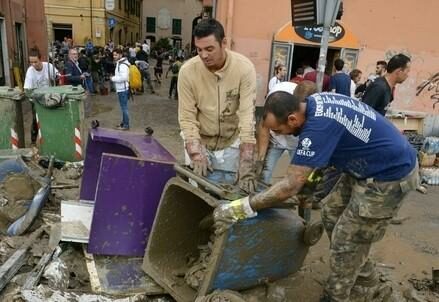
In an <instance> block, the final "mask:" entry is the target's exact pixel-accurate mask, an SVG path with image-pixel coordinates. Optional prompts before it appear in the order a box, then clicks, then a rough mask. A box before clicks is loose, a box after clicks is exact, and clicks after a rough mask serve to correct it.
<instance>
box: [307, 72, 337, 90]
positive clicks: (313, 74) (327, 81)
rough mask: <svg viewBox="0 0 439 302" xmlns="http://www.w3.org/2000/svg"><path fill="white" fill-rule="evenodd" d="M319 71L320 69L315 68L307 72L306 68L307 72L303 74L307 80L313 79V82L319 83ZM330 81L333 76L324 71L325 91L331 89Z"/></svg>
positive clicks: (323, 87)
mask: <svg viewBox="0 0 439 302" xmlns="http://www.w3.org/2000/svg"><path fill="white" fill-rule="evenodd" d="M317 73H318V71H317V70H315V69H313V70H312V71H310V72H306V70H305V74H304V76H303V79H304V80H307V81H311V82H313V83H317ZM330 81H331V78H330V77H329V76H328V75H327V74H326V73H324V74H323V85H322V91H323V92H325V91H329V84H330Z"/></svg>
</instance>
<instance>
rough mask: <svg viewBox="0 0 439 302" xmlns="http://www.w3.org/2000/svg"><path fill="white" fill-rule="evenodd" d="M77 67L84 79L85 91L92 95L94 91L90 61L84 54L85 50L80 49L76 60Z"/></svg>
mask: <svg viewBox="0 0 439 302" xmlns="http://www.w3.org/2000/svg"><path fill="white" fill-rule="evenodd" d="M78 66H79V68H80V69H81V71H82V74H83V75H84V77H85V78H84V86H85V90H86V91H87V92H88V94H94V93H95V89H94V85H93V78H92V76H91V59H90V57H89V56H88V55H87V54H86V51H85V49H82V50H81V52H80V56H79V58H78Z"/></svg>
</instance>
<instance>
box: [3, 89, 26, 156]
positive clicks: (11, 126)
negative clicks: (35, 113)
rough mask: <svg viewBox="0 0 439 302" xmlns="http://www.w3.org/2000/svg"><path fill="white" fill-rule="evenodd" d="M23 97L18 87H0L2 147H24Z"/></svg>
mask: <svg viewBox="0 0 439 302" xmlns="http://www.w3.org/2000/svg"><path fill="white" fill-rule="evenodd" d="M23 99H24V94H23V92H22V91H21V90H19V89H18V88H10V87H4V86H3V87H0V149H18V148H23V147H24V129H23V109H22V101H23Z"/></svg>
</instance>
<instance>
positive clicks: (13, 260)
mask: <svg viewBox="0 0 439 302" xmlns="http://www.w3.org/2000/svg"><path fill="white" fill-rule="evenodd" d="M45 231H46V229H45V227H40V228H39V229H37V230H36V231H35V232H33V233H32V234H31V235H30V236H29V239H28V240H27V241H26V242H25V243H24V244H23V245H22V246H21V247H20V248H19V249H18V250H17V251H15V252H14V254H12V256H11V257H9V258H8V260H6V262H5V263H3V265H2V266H1V267H0V291H2V290H3V288H4V287H5V286H6V285H7V284H8V282H9V281H11V279H12V278H13V277H14V276H15V274H16V273H17V272H18V270H19V269H20V268H21V267H22V266H23V265H24V264H25V263H26V261H27V257H28V252H29V248H30V247H31V245H32V244H33V243H34V242H35V241H36V240H37V239H38V238H39V237H40V236H41V234H42V233H43V232H45Z"/></svg>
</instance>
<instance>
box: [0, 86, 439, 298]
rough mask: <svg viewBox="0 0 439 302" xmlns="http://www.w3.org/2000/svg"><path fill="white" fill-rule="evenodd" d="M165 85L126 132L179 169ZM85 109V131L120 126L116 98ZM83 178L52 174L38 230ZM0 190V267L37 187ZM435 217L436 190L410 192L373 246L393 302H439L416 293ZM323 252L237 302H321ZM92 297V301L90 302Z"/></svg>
mask: <svg viewBox="0 0 439 302" xmlns="http://www.w3.org/2000/svg"><path fill="white" fill-rule="evenodd" d="M168 85H169V81H165V82H164V83H162V85H161V86H158V85H157V84H156V89H157V93H156V94H150V93H145V94H142V95H135V96H134V101H133V102H131V101H130V103H129V111H130V114H131V121H132V123H131V130H130V132H138V133H144V129H145V128H146V127H151V128H152V129H153V130H154V134H153V136H154V137H155V138H156V139H157V140H158V141H159V142H160V143H161V144H162V145H163V146H165V147H166V148H167V149H168V151H169V152H170V153H171V154H172V155H174V157H175V158H176V159H177V160H178V161H179V162H182V161H183V158H184V157H183V144H182V139H181V137H180V131H179V126H178V121H177V101H175V100H173V99H172V100H171V99H168V98H167V91H168V88H169V86H168ZM87 102H89V108H90V114H89V116H88V117H87V118H86V121H85V124H86V125H87V126H88V125H90V123H91V121H92V120H99V122H100V127H103V128H113V127H114V126H115V125H117V124H118V123H119V121H120V111H119V105H118V102H117V97H116V95H115V94H114V93H111V94H110V95H108V96H99V95H94V96H89V97H88V99H87ZM26 121H30V116H28V118H26ZM25 127H26V135H27V134H28V132H29V131H28V129H29V128H30V123H28V122H27V124H26V125H25ZM27 136H28V135H27ZM287 164H288V158H287V156H285V155H284V156H283V157H282V159H281V160H280V162H279V163H278V165H277V168H276V170H275V175H274V179H276V180H279V179H280V178H281V177H282V176H283V175H284V174H285V172H286V171H285V167H286V166H287ZM81 172H82V171H78V170H75V169H73V170H70V171H67V170H64V171H63V170H60V171H58V170H56V171H55V173H54V177H55V183H54V184H58V185H60V186H61V188H60V189H57V190H54V191H53V196H52V197H51V198H50V200H49V201H48V203H47V204H46V207H45V210H43V212H42V215H41V221H39V225H41V224H43V225H52V226H53V225H55V224H56V223H58V222H59V217H58V218H57V215H59V211H60V202H61V200H74V199H78V198H79V188H68V189H62V186H66V185H70V186H76V185H79V184H80V178H79V177H80V174H81ZM75 173H77V174H75ZM78 173H79V174H78ZM22 187H23V188H22ZM0 189H1V190H3V191H4V192H5V193H7V194H8V195H7V196H8V203H7V204H4V205H2V207H1V208H0V210H1V211H0V227H1V230H0V231H1V232H2V234H3V235H2V237H1V238H2V241H1V242H0V260H1V261H2V263H4V262H5V261H6V260H7V259H8V257H10V256H11V255H12V254H13V253H14V251H16V250H17V249H18V248H19V247H20V246H21V245H22V244H23V243H24V241H26V237H25V236H24V237H23V236H20V237H7V236H5V235H4V234H5V229H6V228H7V225H8V224H9V223H11V222H12V221H13V220H14V219H16V218H17V217H19V216H20V215H21V213H22V212H23V211H25V209H26V200H29V199H31V197H32V196H33V194H35V192H36V190H38V186H37V185H36V184H35V183H33V182H32V181H31V180H29V179H27V178H26V177H24V176H15V177H10V178H9V179H7V181H6V183H5V185H3V187H1V188H0ZM437 213H439V187H438V186H429V187H428V190H427V193H426V194H422V193H420V192H411V193H410V194H409V196H408V197H407V199H406V200H405V203H404V205H403V206H402V208H401V210H400V212H399V214H398V218H397V219H395V221H394V224H392V225H391V226H390V227H389V228H388V230H387V233H386V235H385V237H384V239H383V240H382V241H381V242H379V243H378V244H376V246H375V247H374V249H373V250H372V252H371V255H372V257H373V259H374V260H375V261H376V262H377V267H378V270H379V272H380V282H381V283H382V284H391V285H392V286H393V288H394V290H396V292H397V295H398V296H399V297H400V299H401V300H399V301H428V302H433V301H439V295H438V294H437V293H434V292H432V291H430V290H429V289H428V286H424V287H423V286H422V284H427V283H426V282H428V280H430V279H431V273H432V268H436V269H437V268H439V240H437V231H438V230H439V216H438V214H437ZM319 219H320V210H313V211H312V220H319ZM34 229H35V228H34ZM28 234H29V233H28ZM28 234H27V235H28ZM48 237H49V235H47V234H46V235H44V236H43V237H42V239H41V241H40V243H39V244H38V245H37V246H35V247H34V248H33V249H32V251H31V253H30V256H29V259H28V262H27V264H26V265H25V266H23V268H22V269H21V270H20V271H19V272H18V274H17V276H16V277H15V278H14V279H13V280H12V281H11V283H10V286H8V287H7V289H6V290H5V291H3V292H2V294H1V296H0V300H1V301H20V300H16V299H18V298H17V297H18V296H19V288H20V286H21V284H22V283H23V280H22V279H23V278H25V276H26V274H28V273H29V272H31V271H32V267H33V265H35V264H36V263H37V262H38V260H39V259H40V257H42V255H43V254H44V253H47V250H46V249H45V248H42V247H41V245H48V242H49V241H50V240H49V238H48ZM61 245H62V246H63V250H64V251H63V253H61V254H60V256H59V259H60V261H62V262H63V263H65V266H66V267H65V269H64V271H65V274H66V275H65V276H66V278H67V279H68V282H67V284H65V285H64V289H65V290H67V291H71V290H74V291H77V292H78V291H79V292H85V293H90V292H91V289H93V277H90V276H89V275H88V273H87V271H88V267H87V263H86V260H85V258H83V256H84V251H83V248H82V247H81V245H78V244H66V243H62V244H61ZM328 248H329V241H328V238H327V237H326V235H325V234H324V235H323V237H322V239H321V240H320V241H319V242H318V243H317V244H316V245H315V246H313V247H311V248H310V251H309V253H308V255H307V257H306V259H305V262H304V265H303V267H302V268H301V269H300V271H299V272H297V273H295V274H293V275H291V276H289V277H288V278H285V279H282V280H277V281H275V282H269V281H267V282H266V284H265V285H262V286H258V287H257V288H253V289H249V290H246V291H243V292H241V295H242V297H244V299H246V301H250V302H264V301H268V302H283V301H310V302H317V301H319V298H320V296H321V293H322V290H323V286H324V284H325V282H326V278H327V275H328V272H329V260H328V259H329V249H328ZM111 259H112V258H108V259H105V260H102V259H101V260H99V259H95V262H96V263H99V262H102V263H106V264H108V263H109V262H110V263H111V261H118V260H117V258H113V259H114V260H111ZM138 263H140V262H138ZM42 280H43V281H42V285H40V287H39V288H38V291H33V292H26V295H27V297H33V298H28V300H25V301H40V300H38V299H40V298H38V297H42V296H44V295H45V294H47V288H46V287H47V286H50V285H51V281H50V278H49V279H48V278H44V276H43V279H42ZM423 282H424V283H423ZM427 285H428V284H427ZM52 294H53V293H52ZM57 295H59V296H60V297H61V296H63V293H59V292H57V293H56V295H54V296H53V297H56V296H57ZM90 297H91V298H90V299H93V297H92V296H90ZM32 299H34V300H32ZM59 299H61V300H60V301H64V300H63V299H66V301H67V299H70V300H68V301H75V299H76V298H75V297H74V296H70V297H67V296H64V297H63V298H59ZM78 299H79V298H78ZM145 299H146V298H145ZM50 301H52V300H50ZM54 301H55V300H54ZM81 301H82V300H81ZM84 301H85V300H84ZM102 301H107V300H102ZM108 301H110V300H108ZM111 301H113V300H111ZM114 301H116V300H114ZM121 301H122V300H121ZM133 301H134V300H133ZM139 301H141V300H139ZM145 301H173V300H172V299H171V298H170V297H167V296H161V297H158V298H156V300H152V298H151V299H150V298H148V300H145ZM212 301H213V300H212ZM215 301H216V300H215ZM221 301H222V300H221ZM224 301H229V300H224ZM231 301H233V300H231ZM365 301H366V300H365Z"/></svg>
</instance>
